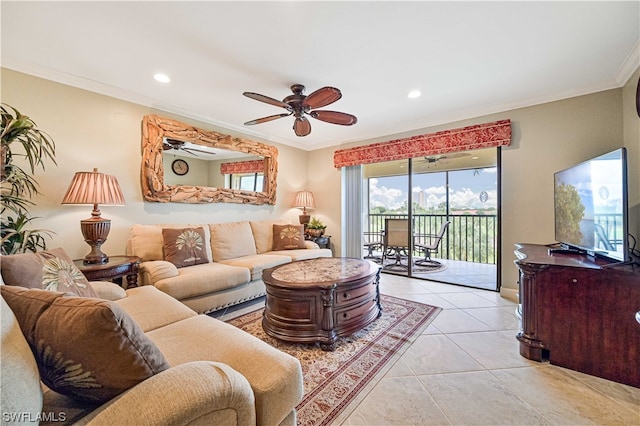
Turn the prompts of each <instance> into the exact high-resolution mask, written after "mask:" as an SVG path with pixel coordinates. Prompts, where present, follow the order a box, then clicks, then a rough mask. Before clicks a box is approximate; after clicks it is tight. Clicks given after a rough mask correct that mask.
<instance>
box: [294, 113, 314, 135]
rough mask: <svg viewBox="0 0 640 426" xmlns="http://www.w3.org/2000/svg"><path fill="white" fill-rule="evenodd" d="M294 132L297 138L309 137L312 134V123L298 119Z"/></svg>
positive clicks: (302, 118)
mask: <svg viewBox="0 0 640 426" xmlns="http://www.w3.org/2000/svg"><path fill="white" fill-rule="evenodd" d="M293 130H294V131H295V132H296V135H297V136H307V135H308V134H309V133H311V123H309V120H307V119H306V118H304V117H296V121H294V122H293Z"/></svg>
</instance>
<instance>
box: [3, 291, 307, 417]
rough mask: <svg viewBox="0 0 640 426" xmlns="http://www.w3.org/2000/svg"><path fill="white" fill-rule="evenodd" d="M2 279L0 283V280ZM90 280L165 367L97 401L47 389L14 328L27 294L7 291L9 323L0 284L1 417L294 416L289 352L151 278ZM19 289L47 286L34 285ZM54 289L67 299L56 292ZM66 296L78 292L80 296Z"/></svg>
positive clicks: (297, 386)
mask: <svg viewBox="0 0 640 426" xmlns="http://www.w3.org/2000/svg"><path fill="white" fill-rule="evenodd" d="M7 284H9V283H7ZM9 287H10V286H8V285H7V286H5V285H3V286H2V288H3V289H9ZM91 287H92V288H93V289H95V290H96V292H97V293H98V295H99V296H101V297H102V296H106V297H108V298H109V299H117V300H116V301H115V302H114V303H115V304H117V305H118V306H119V307H121V308H122V309H123V310H124V311H125V312H126V313H127V314H128V315H129V316H130V317H131V318H132V319H133V321H135V323H137V324H138V325H139V327H140V328H141V329H142V331H143V332H144V335H145V336H147V337H148V338H149V339H150V340H151V341H152V342H153V343H154V344H155V345H156V346H157V348H158V349H159V350H160V351H161V352H162V354H163V355H164V357H165V359H166V361H167V362H168V364H169V365H170V366H169V368H167V369H165V370H163V371H161V372H159V373H157V374H155V375H153V376H151V377H149V378H147V379H145V380H144V381H142V382H140V383H138V384H136V385H134V386H133V387H131V388H129V389H128V390H125V391H124V392H123V393H121V394H120V395H119V396H117V397H115V398H113V399H111V400H109V401H108V402H106V403H104V404H102V405H100V406H98V407H96V406H95V405H88V404H86V403H82V402H78V400H76V399H72V398H70V397H68V396H63V395H61V394H58V393H56V392H53V391H51V390H48V389H46V387H44V385H43V384H41V382H40V376H39V372H38V366H37V365H36V361H35V358H34V355H33V352H32V349H31V348H30V346H29V344H28V343H27V340H26V339H25V336H26V335H27V334H26V333H25V334H23V331H22V330H21V327H24V321H26V320H25V319H24V318H25V316H24V315H23V314H24V313H23V312H21V310H22V308H21V306H23V305H26V304H27V303H22V302H21V303H19V304H18V305H17V306H16V299H15V298H14V299H7V300H10V301H11V303H12V307H13V308H14V309H18V310H16V315H18V313H20V318H22V319H21V324H20V325H19V324H18V321H17V319H16V315H14V311H13V310H12V308H10V307H9V305H8V304H7V301H6V300H5V292H4V291H3V297H2V301H1V302H2V307H1V309H0V311H1V315H2V319H1V328H2V343H1V344H2V359H1V367H2V368H1V372H0V374H1V376H2V383H1V384H2V391H1V398H2V410H1V411H2V424H38V421H43V423H45V421H48V422H52V423H53V422H62V424H80V425H85V424H86V425H122V426H127V425H135V426H138V425H184V424H198V425H204V424H207V425H236V424H237V425H255V424H257V425H265V426H271V425H279V424H280V425H294V424H295V423H296V415H295V406H296V405H297V404H298V403H299V402H300V400H301V398H302V395H303V383H302V371H301V368H300V363H299V362H298V360H297V359H295V358H293V357H291V356H289V355H287V354H285V353H283V352H280V351H279V350H277V349H275V348H273V347H271V346H270V345H268V344H266V343H264V342H262V341H261V340H259V339H257V338H255V337H253V336H251V335H249V334H247V333H245V332H243V331H241V330H239V329H237V328H235V327H233V326H231V325H228V324H226V323H224V322H221V321H218V320H216V319H214V318H211V317H209V316H206V315H198V314H197V313H196V312H194V311H193V310H191V309H189V308H188V307H186V306H185V305H183V304H181V303H179V302H177V301H176V300H175V299H173V298H172V297H170V296H168V295H166V294H164V293H162V292H160V291H158V290H157V289H156V288H154V287H151V286H145V287H139V288H134V289H130V290H127V291H126V293H125V291H124V290H122V289H121V288H119V287H117V286H116V285H115V284H111V283H91ZM13 291H21V290H18V289H16V290H13ZM25 291H26V290H25ZM29 291H30V292H33V291H35V292H44V293H47V294H51V292H48V291H45V290H39V289H36V290H29ZM40 294H43V293H40ZM58 294H62V293H58ZM9 295H11V294H10V292H7V296H9ZM63 298H64V299H65V300H67V301H68V300H69V298H66V296H63ZM73 298H75V299H76V300H78V301H80V302H82V301H81V300H80V298H77V297H73ZM20 300H21V299H20ZM84 300H85V301H86V300H87V299H84ZM89 300H94V301H95V300H96V299H95V298H94V299H89ZM66 303H69V302H66ZM98 303H101V302H100V301H98ZM108 303H111V302H108ZM32 318H33V317H32ZM94 350H95V349H94ZM100 350H104V349H100ZM114 361H115V360H114ZM43 388H45V389H44V391H43Z"/></svg>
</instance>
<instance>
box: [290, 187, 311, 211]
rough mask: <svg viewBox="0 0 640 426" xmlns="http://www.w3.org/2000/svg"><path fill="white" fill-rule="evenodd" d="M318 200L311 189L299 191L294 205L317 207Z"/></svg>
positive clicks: (303, 207)
mask: <svg viewBox="0 0 640 426" xmlns="http://www.w3.org/2000/svg"><path fill="white" fill-rule="evenodd" d="M315 206H316V202H315V200H314V199H313V194H312V193H311V191H298V192H297V193H296V198H295V200H294V201H293V207H298V208H302V209H306V208H307V207H309V208H315Z"/></svg>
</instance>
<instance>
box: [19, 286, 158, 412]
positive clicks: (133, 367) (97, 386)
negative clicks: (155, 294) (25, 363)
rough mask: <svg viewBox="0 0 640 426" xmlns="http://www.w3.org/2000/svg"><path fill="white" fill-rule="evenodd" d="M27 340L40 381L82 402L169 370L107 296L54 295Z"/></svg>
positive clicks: (102, 399) (107, 397) (96, 399)
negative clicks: (104, 297)
mask: <svg viewBox="0 0 640 426" xmlns="http://www.w3.org/2000/svg"><path fill="white" fill-rule="evenodd" d="M12 309H13V307H12ZM14 312H15V311H14ZM18 321H19V322H20V318H18ZM29 343H30V344H31V349H32V351H33V352H34V355H35V357H36V362H37V363H38V369H39V370H40V379H41V380H42V382H43V383H44V384H46V385H47V386H48V387H49V388H50V389H53V390H54V391H56V392H58V393H60V394H63V395H67V396H69V397H72V398H75V399H78V400H81V401H84V402H90V403H99V404H101V403H104V402H107V401H109V400H111V399H113V398H114V397H116V396H118V395H119V394H121V393H122V392H124V391H126V390H127V389H129V388H131V387H133V386H135V385H136V384H138V383H140V382H142V381H144V380H146V379H147V378H149V377H151V376H153V375H154V374H157V373H159V372H161V371H163V370H166V369H168V368H170V365H169V364H168V362H167V361H166V360H165V358H164V356H163V355H162V352H160V350H159V349H158V348H157V347H156V345H155V344H154V343H153V342H152V341H151V340H149V338H148V337H147V336H146V335H145V334H144V333H143V331H142V329H141V328H140V326H138V324H136V323H135V322H134V321H133V320H132V319H131V317H130V316H129V315H128V314H127V313H126V312H125V311H124V310H123V309H122V308H121V307H120V306H118V305H117V304H115V303H113V302H110V301H107V300H100V299H92V298H84V297H61V298H57V299H56V300H54V302H53V303H52V304H51V306H49V308H48V309H46V310H45V311H44V312H43V313H42V314H41V315H40V317H39V318H38V321H37V324H36V327H35V331H34V334H33V342H29Z"/></svg>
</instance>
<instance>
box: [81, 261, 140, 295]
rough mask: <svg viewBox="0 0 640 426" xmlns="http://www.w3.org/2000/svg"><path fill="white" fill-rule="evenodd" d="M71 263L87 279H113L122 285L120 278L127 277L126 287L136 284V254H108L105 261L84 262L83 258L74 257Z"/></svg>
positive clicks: (135, 285) (137, 264) (137, 262)
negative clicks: (86, 263) (88, 263)
mask: <svg viewBox="0 0 640 426" xmlns="http://www.w3.org/2000/svg"><path fill="white" fill-rule="evenodd" d="M73 263H74V264H75V265H76V266H77V267H78V269H80V272H82V273H83V274H84V276H85V277H87V279H88V280H89V281H105V280H106V281H114V282H115V283H117V284H118V285H120V286H123V284H124V283H123V282H122V278H123V277H126V278H127V287H126V288H131V287H137V286H138V266H139V264H140V258H139V257H136V256H109V261H108V262H107V263H94V264H90V265H85V264H84V259H76V260H74V261H73Z"/></svg>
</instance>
